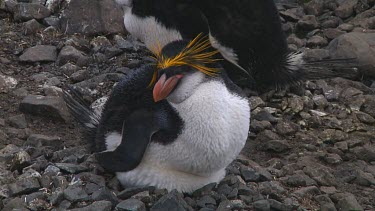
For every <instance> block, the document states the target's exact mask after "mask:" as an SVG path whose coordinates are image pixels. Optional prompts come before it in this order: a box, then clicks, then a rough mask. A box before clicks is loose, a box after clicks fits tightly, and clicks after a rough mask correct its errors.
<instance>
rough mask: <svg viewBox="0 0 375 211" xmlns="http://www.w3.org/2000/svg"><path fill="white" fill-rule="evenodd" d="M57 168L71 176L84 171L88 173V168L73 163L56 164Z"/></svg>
mask: <svg viewBox="0 0 375 211" xmlns="http://www.w3.org/2000/svg"><path fill="white" fill-rule="evenodd" d="M55 166H56V167H57V168H59V169H60V170H61V171H65V172H68V173H70V174H78V173H81V172H84V171H88V168H87V167H84V166H81V165H76V164H71V163H55Z"/></svg>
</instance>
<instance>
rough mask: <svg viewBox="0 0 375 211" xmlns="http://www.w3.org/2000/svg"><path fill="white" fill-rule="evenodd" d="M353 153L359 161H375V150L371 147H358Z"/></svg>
mask: <svg viewBox="0 0 375 211" xmlns="http://www.w3.org/2000/svg"><path fill="white" fill-rule="evenodd" d="M353 153H354V154H355V155H356V156H357V157H358V159H361V160H364V161H367V162H372V161H375V150H374V149H373V148H371V147H370V146H365V147H356V148H354V149H353Z"/></svg>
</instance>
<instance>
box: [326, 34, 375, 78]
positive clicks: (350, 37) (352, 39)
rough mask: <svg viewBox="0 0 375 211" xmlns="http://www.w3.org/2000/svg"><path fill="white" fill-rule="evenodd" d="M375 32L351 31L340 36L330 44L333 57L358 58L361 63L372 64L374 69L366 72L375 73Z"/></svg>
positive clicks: (329, 47) (367, 73)
mask: <svg viewBox="0 0 375 211" xmlns="http://www.w3.org/2000/svg"><path fill="white" fill-rule="evenodd" d="M374 46H375V33H358V32H351V33H347V34H344V35H341V36H339V37H338V38H336V39H334V40H332V41H331V43H330V44H329V45H328V50H329V52H330V55H331V58H334V59H336V58H356V59H357V60H358V62H359V65H370V66H372V67H373V68H372V69H373V70H372V71H371V69H369V70H368V72H364V74H366V75H370V76H371V75H375V73H374V72H375V71H374V69H375V47H374Z"/></svg>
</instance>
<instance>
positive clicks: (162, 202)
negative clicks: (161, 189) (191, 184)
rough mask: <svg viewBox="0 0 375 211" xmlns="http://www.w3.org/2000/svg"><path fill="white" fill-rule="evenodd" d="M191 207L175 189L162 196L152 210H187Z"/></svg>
mask: <svg viewBox="0 0 375 211" xmlns="http://www.w3.org/2000/svg"><path fill="white" fill-rule="evenodd" d="M189 208H190V209H191V207H190V206H189V205H188V204H187V203H186V202H185V201H184V199H183V198H182V197H181V196H179V194H178V193H177V192H175V191H172V192H171V193H169V194H167V195H164V196H163V197H161V198H160V199H159V200H158V201H157V202H156V203H155V204H154V205H153V206H152V207H151V209H150V210H151V211H163V210H175V211H185V210H187V209H189Z"/></svg>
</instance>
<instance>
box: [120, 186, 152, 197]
mask: <svg viewBox="0 0 375 211" xmlns="http://www.w3.org/2000/svg"><path fill="white" fill-rule="evenodd" d="M153 189H155V188H152V187H134V188H126V189H125V190H123V191H121V192H120V193H118V194H117V197H118V198H119V199H128V198H130V197H131V196H133V195H136V194H138V193H140V192H143V191H147V190H153Z"/></svg>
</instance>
